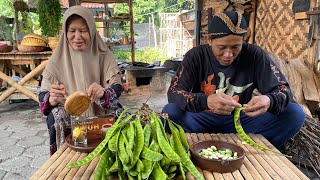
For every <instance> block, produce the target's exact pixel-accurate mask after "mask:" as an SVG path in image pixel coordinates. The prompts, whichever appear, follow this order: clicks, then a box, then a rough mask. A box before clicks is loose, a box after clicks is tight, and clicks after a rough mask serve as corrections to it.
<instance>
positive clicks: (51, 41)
mask: <svg viewBox="0 0 320 180" xmlns="http://www.w3.org/2000/svg"><path fill="white" fill-rule="evenodd" d="M48 40H49V42H48V45H49V47H50V48H51V50H52V51H53V50H54V49H55V48H56V47H57V44H58V42H59V37H49V38H48Z"/></svg>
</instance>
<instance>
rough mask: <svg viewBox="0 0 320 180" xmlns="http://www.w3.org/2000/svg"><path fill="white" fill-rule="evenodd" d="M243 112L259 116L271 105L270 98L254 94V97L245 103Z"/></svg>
mask: <svg viewBox="0 0 320 180" xmlns="http://www.w3.org/2000/svg"><path fill="white" fill-rule="evenodd" d="M245 107H246V108H245V109H244V110H243V112H244V113H245V115H247V116H249V117H257V116H259V115H261V114H263V113H265V112H267V110H268V109H269V107H270V98H269V97H268V96H266V95H260V96H253V97H252V99H251V100H250V101H249V102H248V104H247V105H245Z"/></svg>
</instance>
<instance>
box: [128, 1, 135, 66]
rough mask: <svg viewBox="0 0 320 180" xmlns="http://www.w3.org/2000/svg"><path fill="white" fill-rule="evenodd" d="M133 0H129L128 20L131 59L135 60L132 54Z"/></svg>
mask: <svg viewBox="0 0 320 180" xmlns="http://www.w3.org/2000/svg"><path fill="white" fill-rule="evenodd" d="M132 8H133V0H129V20H130V40H131V44H130V45H131V61H132V62H134V61H135V56H134V53H135V52H134V46H135V42H134V30H133V11H132Z"/></svg>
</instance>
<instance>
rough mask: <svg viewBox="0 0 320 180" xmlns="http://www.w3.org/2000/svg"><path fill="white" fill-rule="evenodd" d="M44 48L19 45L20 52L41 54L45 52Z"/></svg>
mask: <svg viewBox="0 0 320 180" xmlns="http://www.w3.org/2000/svg"><path fill="white" fill-rule="evenodd" d="M43 49H44V46H26V45H22V44H19V45H18V50H19V51H21V52H41V51H43Z"/></svg>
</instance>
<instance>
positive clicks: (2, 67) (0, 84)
mask: <svg viewBox="0 0 320 180" xmlns="http://www.w3.org/2000/svg"><path fill="white" fill-rule="evenodd" d="M4 62H5V61H0V71H1V72H4ZM2 82H3V80H2V79H0V89H2Z"/></svg>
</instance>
